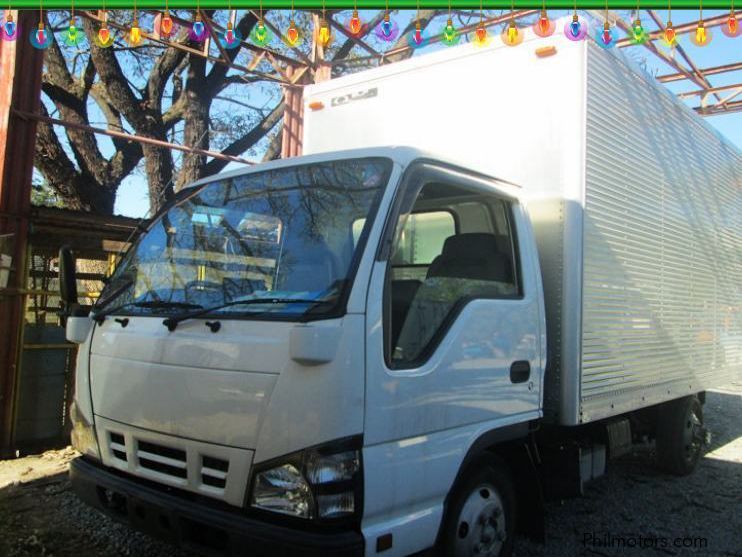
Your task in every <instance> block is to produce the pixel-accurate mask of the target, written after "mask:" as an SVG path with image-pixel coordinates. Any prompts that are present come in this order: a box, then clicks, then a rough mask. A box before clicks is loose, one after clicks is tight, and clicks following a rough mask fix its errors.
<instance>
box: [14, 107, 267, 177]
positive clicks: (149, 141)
mask: <svg viewBox="0 0 742 557" xmlns="http://www.w3.org/2000/svg"><path fill="white" fill-rule="evenodd" d="M12 112H13V113H14V114H16V115H17V116H18V117H20V118H25V119H29V120H41V121H42V122H47V123H49V124H54V125H55V126H63V127H65V128H73V129H76V130H84V131H89V132H93V133H97V134H100V135H107V136H109V137H117V138H119V139H125V140H126V141H136V142H137V143H143V144H146V145H154V146H155V147H162V148H163V149H172V150H174V151H182V152H184V153H196V154H197V155H203V156H204V157H210V158H213V159H220V160H225V161H229V162H239V163H242V164H255V163H254V162H253V161H250V160H247V159H243V158H242V157H234V156H232V155H225V154H223V153H219V152H217V151H209V150H207V149H198V148H196V147H188V146H187V145H179V144H177V143H168V142H167V141H160V140H159V139H153V138H151V137H144V136H142V135H137V134H134V133H124V132H119V131H116V130H107V129H103V128H95V127H93V126H87V125H85V124H77V123H75V122H67V121H65V120H59V119H57V118H50V117H49V116H42V115H41V114H35V113H33V112H26V111H25V110H17V109H12Z"/></svg>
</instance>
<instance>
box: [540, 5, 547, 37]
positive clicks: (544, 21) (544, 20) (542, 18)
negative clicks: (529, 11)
mask: <svg viewBox="0 0 742 557" xmlns="http://www.w3.org/2000/svg"><path fill="white" fill-rule="evenodd" d="M538 28H539V30H540V31H541V32H542V33H546V32H547V31H548V30H549V18H548V17H547V16H546V10H541V15H540V16H539V18H538Z"/></svg>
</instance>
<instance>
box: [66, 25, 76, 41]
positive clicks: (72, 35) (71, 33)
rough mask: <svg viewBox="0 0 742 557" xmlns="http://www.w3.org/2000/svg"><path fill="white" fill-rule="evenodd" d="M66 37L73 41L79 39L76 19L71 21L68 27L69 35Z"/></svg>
mask: <svg viewBox="0 0 742 557" xmlns="http://www.w3.org/2000/svg"><path fill="white" fill-rule="evenodd" d="M65 38H66V39H67V40H68V41H69V42H71V43H74V42H76V41H77V27H75V22H74V21H70V26H69V27H68V28H67V36H66V37H65Z"/></svg>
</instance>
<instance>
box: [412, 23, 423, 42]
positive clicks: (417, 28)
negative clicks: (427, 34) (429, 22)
mask: <svg viewBox="0 0 742 557" xmlns="http://www.w3.org/2000/svg"><path fill="white" fill-rule="evenodd" d="M412 40H413V41H415V44H416V45H418V46H419V45H421V44H422V42H423V32H422V29H421V28H420V22H419V21H417V22H415V33H414V34H413V35H412Z"/></svg>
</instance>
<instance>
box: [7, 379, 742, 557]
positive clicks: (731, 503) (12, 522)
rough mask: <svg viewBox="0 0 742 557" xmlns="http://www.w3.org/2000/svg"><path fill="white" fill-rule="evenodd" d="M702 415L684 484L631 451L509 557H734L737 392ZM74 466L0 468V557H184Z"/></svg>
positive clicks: (740, 498) (739, 515)
mask: <svg viewBox="0 0 742 557" xmlns="http://www.w3.org/2000/svg"><path fill="white" fill-rule="evenodd" d="M704 413H705V418H706V424H707V426H708V427H709V429H710V430H711V432H712V433H713V435H714V437H713V440H712V444H711V446H710V447H709V450H708V452H707V454H706V455H705V457H704V458H703V459H702V460H701V463H700V464H699V467H698V470H697V471H696V472H695V473H694V474H693V475H691V476H689V477H686V478H675V477H672V476H668V475H665V474H662V473H660V472H658V471H657V470H656V469H655V468H654V467H653V457H654V455H653V450H652V447H651V446H646V447H638V448H637V449H636V450H635V451H634V452H633V453H632V454H631V455H627V456H625V457H623V458H622V459H620V460H618V461H616V462H615V463H611V466H610V469H609V471H608V474H607V475H606V476H604V477H603V478H600V479H598V480H596V481H594V482H593V483H591V484H590V485H589V486H588V488H587V490H586V494H585V496H584V497H582V498H579V499H571V500H568V501H564V502H562V503H558V502H554V503H549V504H548V506H547V521H546V534H547V540H546V543H545V544H535V543H532V542H530V541H528V540H518V541H517V542H516V545H515V554H516V556H517V557H524V556H533V557H542V556H543V557H552V556H553V557H573V556H588V557H593V556H618V555H620V556H627V555H628V556H633V555H637V556H638V555H642V556H652V555H658V556H663V555H710V556H719V557H722V556H724V557H742V383H740V384H735V385H731V386H729V387H727V388H725V389H721V390H717V391H713V392H709V393H708V397H707V402H706V406H705V409H704ZM74 457H75V453H74V451H73V450H72V449H69V448H68V449H64V450H61V451H49V452H47V453H44V454H43V455H40V456H33V457H26V458H21V459H17V460H8V461H0V556H7V557H31V556H34V557H36V556H57V557H65V556H73V555H74V556H88V555H91V556H92V555H101V556H106V557H109V556H110V557H114V556H121V555H132V556H142V557H165V556H168V557H192V554H189V553H186V552H182V551H177V550H176V549H175V548H174V547H173V546H171V545H168V544H165V543H161V542H158V541H156V540H153V539H151V538H149V537H147V536H145V535H143V534H139V533H136V532H133V531H131V530H129V529H128V528H126V527H125V526H123V525H120V524H118V523H116V522H113V521H111V520H109V519H108V518H106V517H105V516H103V515H102V514H99V513H98V512H96V511H93V510H91V509H89V508H87V507H86V506H85V505H83V504H82V503H81V502H80V501H78V499H77V498H76V497H75V495H74V494H73V493H72V491H71V488H70V485H69V482H68V481H67V477H66V470H67V466H68V463H69V461H70V460H71V459H72V458H74ZM676 543H677V544H681V546H682V545H683V544H686V545H690V546H692V547H686V548H683V547H676V546H675V545H676ZM639 546H641V547H639Z"/></svg>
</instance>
